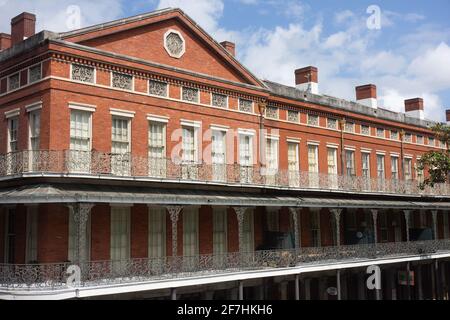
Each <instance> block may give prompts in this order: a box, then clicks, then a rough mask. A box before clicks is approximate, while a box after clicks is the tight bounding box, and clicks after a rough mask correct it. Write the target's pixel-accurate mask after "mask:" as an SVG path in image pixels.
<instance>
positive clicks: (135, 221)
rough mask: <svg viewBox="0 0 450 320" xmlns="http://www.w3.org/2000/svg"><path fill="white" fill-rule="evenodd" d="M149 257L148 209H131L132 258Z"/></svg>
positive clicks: (142, 206)
mask: <svg viewBox="0 0 450 320" xmlns="http://www.w3.org/2000/svg"><path fill="white" fill-rule="evenodd" d="M146 257H148V207H147V206H146V205H135V206H133V207H132V208H131V258H146Z"/></svg>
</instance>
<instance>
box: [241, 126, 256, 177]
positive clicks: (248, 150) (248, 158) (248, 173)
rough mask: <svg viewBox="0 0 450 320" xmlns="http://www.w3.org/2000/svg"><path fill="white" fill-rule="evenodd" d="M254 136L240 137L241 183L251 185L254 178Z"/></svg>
mask: <svg viewBox="0 0 450 320" xmlns="http://www.w3.org/2000/svg"><path fill="white" fill-rule="evenodd" d="M252 144H253V136H251V135H246V134H240V135H239V164H240V167H241V170H240V172H241V183H251V182H252V177H253V168H252V166H253V145H252Z"/></svg>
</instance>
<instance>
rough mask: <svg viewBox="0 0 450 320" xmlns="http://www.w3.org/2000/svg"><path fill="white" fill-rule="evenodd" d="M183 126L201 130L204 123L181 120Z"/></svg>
mask: <svg viewBox="0 0 450 320" xmlns="http://www.w3.org/2000/svg"><path fill="white" fill-rule="evenodd" d="M181 126H185V127H194V128H200V127H201V126H202V122H201V121H193V120H183V119H181Z"/></svg>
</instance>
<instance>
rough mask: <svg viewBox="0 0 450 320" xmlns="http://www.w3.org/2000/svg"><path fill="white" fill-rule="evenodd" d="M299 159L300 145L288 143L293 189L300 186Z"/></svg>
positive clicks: (290, 183) (290, 176) (290, 180)
mask: <svg viewBox="0 0 450 320" xmlns="http://www.w3.org/2000/svg"><path fill="white" fill-rule="evenodd" d="M298 159H299V154H298V143H295V142H288V169H289V185H290V186H292V187H298V186H299V185H300V183H299V182H300V181H299V178H300V177H299V162H298Z"/></svg>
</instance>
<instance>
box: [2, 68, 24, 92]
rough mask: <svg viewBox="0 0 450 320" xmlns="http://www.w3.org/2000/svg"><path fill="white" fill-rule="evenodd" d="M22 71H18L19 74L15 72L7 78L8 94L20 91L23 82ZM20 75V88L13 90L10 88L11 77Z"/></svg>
mask: <svg viewBox="0 0 450 320" xmlns="http://www.w3.org/2000/svg"><path fill="white" fill-rule="evenodd" d="M21 73H22V72H21V71H18V72H14V73H13V74H10V75H9V76H7V77H6V92H11V91H16V90H19V89H20V87H21V85H20V84H21V82H22V75H21ZM17 74H18V75H19V87H17V88H15V89H11V87H10V83H9V79H10V78H11V77H13V76H15V75H17Z"/></svg>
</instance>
